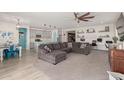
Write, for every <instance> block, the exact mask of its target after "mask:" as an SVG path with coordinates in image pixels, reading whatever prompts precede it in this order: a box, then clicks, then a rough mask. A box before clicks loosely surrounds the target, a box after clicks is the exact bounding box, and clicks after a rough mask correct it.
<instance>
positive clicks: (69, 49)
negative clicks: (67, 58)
mask: <svg viewBox="0 0 124 93" xmlns="http://www.w3.org/2000/svg"><path fill="white" fill-rule="evenodd" d="M61 51H65V52H66V53H69V52H71V51H72V48H62V49H61Z"/></svg>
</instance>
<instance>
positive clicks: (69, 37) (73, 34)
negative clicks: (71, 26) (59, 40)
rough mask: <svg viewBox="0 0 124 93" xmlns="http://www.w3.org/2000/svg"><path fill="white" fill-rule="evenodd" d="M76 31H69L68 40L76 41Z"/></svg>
mask: <svg viewBox="0 0 124 93" xmlns="http://www.w3.org/2000/svg"><path fill="white" fill-rule="evenodd" d="M75 41H76V40H75V31H69V32H68V42H75Z"/></svg>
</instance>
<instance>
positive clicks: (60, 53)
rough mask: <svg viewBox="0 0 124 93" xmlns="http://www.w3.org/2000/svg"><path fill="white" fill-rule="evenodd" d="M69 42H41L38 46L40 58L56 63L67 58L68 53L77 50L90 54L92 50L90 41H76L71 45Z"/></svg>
mask: <svg viewBox="0 0 124 93" xmlns="http://www.w3.org/2000/svg"><path fill="white" fill-rule="evenodd" d="M68 44H69V43H67V42H63V43H50V44H41V45H39V47H38V58H39V59H42V60H44V61H47V62H50V63H52V64H54V65H55V64H57V63H59V62H61V61H63V60H65V59H66V55H67V53H70V52H75V53H80V54H85V55H88V54H89V53H90V51H91V45H90V44H89V43H80V42H74V43H71V47H70V46H69V45H68ZM82 45H83V46H82Z"/></svg>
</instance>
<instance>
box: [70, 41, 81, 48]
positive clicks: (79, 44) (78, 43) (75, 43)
mask: <svg viewBox="0 0 124 93" xmlns="http://www.w3.org/2000/svg"><path fill="white" fill-rule="evenodd" d="M72 46H73V47H74V48H80V46H81V43H80V42H74V43H72Z"/></svg>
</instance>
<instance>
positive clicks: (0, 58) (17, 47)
mask: <svg viewBox="0 0 124 93" xmlns="http://www.w3.org/2000/svg"><path fill="white" fill-rule="evenodd" d="M5 49H9V46H0V61H1V63H2V62H3V60H4V58H3V52H4V50H5ZM16 49H18V50H19V58H21V57H22V47H21V46H16Z"/></svg>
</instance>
